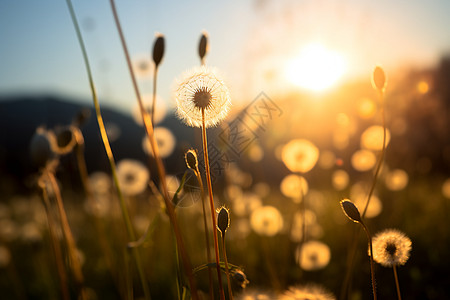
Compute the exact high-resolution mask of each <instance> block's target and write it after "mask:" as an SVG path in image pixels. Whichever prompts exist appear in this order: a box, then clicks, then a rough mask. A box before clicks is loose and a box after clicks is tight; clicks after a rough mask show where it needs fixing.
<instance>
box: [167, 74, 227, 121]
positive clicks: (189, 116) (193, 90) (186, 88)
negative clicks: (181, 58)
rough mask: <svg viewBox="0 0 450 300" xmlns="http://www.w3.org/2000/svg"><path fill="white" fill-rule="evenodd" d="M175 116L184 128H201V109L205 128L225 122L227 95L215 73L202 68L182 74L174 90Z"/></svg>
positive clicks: (224, 87) (224, 86)
mask: <svg viewBox="0 0 450 300" xmlns="http://www.w3.org/2000/svg"><path fill="white" fill-rule="evenodd" d="M175 100H176V103H177V115H178V117H179V118H180V119H181V120H182V121H184V122H185V123H186V124H187V125H188V126H192V127H201V126H202V110H204V112H205V127H212V126H215V125H217V124H218V123H219V122H220V121H222V120H223V119H225V117H226V116H227V114H228V111H229V109H230V105H231V100H230V93H229V91H228V88H227V87H226V85H225V83H224V82H223V81H222V80H221V79H220V78H219V77H218V75H217V74H216V71H215V70H213V69H210V68H208V67H205V66H202V67H197V68H194V69H193V70H192V71H190V72H187V73H185V74H184V75H183V77H182V79H181V80H179V82H178V83H177V88H176V91H175Z"/></svg>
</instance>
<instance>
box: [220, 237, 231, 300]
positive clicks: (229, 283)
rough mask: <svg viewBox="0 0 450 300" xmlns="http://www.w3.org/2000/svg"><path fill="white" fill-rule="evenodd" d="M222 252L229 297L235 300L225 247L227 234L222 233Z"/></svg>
mask: <svg viewBox="0 0 450 300" xmlns="http://www.w3.org/2000/svg"><path fill="white" fill-rule="evenodd" d="M222 250H223V259H224V260H225V271H226V273H227V284H228V297H229V298H230V299H231V300H233V291H232V290H231V280H230V269H229V268H228V258H227V249H226V247H225V232H222Z"/></svg>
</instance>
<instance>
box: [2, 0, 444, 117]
mask: <svg viewBox="0 0 450 300" xmlns="http://www.w3.org/2000/svg"><path fill="white" fill-rule="evenodd" d="M73 5H74V8H75V10H76V13H77V15H78V18H79V21H80V23H81V24H82V25H83V35H84V39H85V43H86V45H87V50H88V54H89V58H90V60H91V64H92V67H93V72H94V79H95V82H96V85H97V89H98V93H99V96H100V98H101V99H102V100H101V101H102V102H101V104H104V105H108V106H113V107H117V108H120V109H123V110H125V111H129V110H130V107H131V106H132V105H134V103H135V102H136V101H135V99H134V93H133V90H132V88H131V84H130V79H129V75H128V72H127V69H126V65H125V60H124V56H123V52H122V49H121V46H120V44H119V39H118V36H117V32H116V29H115V26H114V23H113V18H112V13H111V8H110V6H109V1H107V0H101V1H97V0H96V1H92V0H90V1H89V0H79V1H74V3H73ZM116 5H117V9H118V13H119V17H120V20H121V23H122V26H123V30H124V33H125V36H126V40H127V43H128V48H129V51H130V53H131V55H132V56H133V57H142V56H145V55H150V51H151V47H152V44H153V40H154V35H155V33H157V32H161V33H163V34H164V35H165V37H166V49H167V51H166V53H165V57H164V61H163V64H162V66H161V68H160V77H159V85H158V91H159V92H160V94H161V96H162V98H163V99H164V100H165V101H166V102H167V103H168V105H171V104H172V99H171V89H172V85H173V81H174V79H175V78H176V77H177V76H179V75H180V74H181V73H182V72H183V71H185V70H186V69H189V68H191V67H193V66H195V65H198V64H199V60H198V57H197V43H198V40H199V37H200V33H201V31H202V30H207V31H208V32H209V34H210V42H211V52H210V53H209V55H208V57H207V62H208V64H209V65H212V66H215V67H217V68H219V69H220V70H221V71H222V73H223V74H224V77H225V79H226V81H227V82H228V83H229V85H230V89H231V93H232V95H233V97H234V98H235V99H238V101H245V99H248V100H251V98H252V95H257V94H258V92H259V91H261V90H264V91H266V92H267V91H269V92H272V93H275V92H278V91H279V90H280V89H281V90H282V89H285V87H284V86H283V84H280V82H281V81H282V80H279V82H278V84H277V87H275V85H276V84H273V86H272V85H271V84H269V83H268V82H267V78H266V77H267V76H269V75H270V76H272V75H273V74H278V73H280V74H281V73H282V68H283V64H285V63H288V62H289V57H295V53H296V52H298V51H299V49H301V47H302V46H303V45H305V44H308V43H310V42H320V43H322V44H324V45H326V46H327V47H328V48H330V49H335V50H336V51H339V52H340V53H342V54H343V55H344V56H346V57H347V60H348V61H349V71H348V74H347V77H349V78H351V77H356V76H360V75H362V74H366V73H367V72H370V71H371V69H372V66H374V65H375V64H382V65H383V66H385V67H386V68H387V69H388V70H392V71H394V70H398V69H401V68H402V67H405V66H416V67H426V66H430V65H433V64H435V63H436V62H437V61H438V59H439V57H440V56H441V55H442V54H444V53H448V51H449V49H450V32H449V31H450V18H448V13H449V12H450V1H446V0H430V1H421V0H410V1H406V0H405V1H404V0H401V1H388V0H379V1H369V0H361V1H357V0H342V1H339V0H334V1H331V0H304V1H293V0H292V1H238V0H231V1H199V0H196V1H149V0H147V1H143V0H133V1H124V0H117V1H116ZM89 24H90V25H89ZM0 39H1V42H0V95H4V94H17V93H27V94H42V93H46V94H57V95H68V96H71V97H74V98H77V99H81V100H82V101H85V102H86V103H88V104H89V103H90V91H89V86H88V82H87V77H86V72H85V67H84V65H83V60H82V56H81V51H80V49H79V46H78V43H77V40H76V36H75V32H74V29H73V27H72V23H71V20H70V15H69V13H68V10H67V7H66V2H65V1H64V0H60V1H55V0H40V1H19V0H15V1H12V0H11V1H10V0H3V1H1V2H0ZM267 74H269V75H267ZM271 74H272V75H271ZM275 77H276V75H275ZM280 78H281V77H280ZM140 86H141V91H142V92H143V93H147V92H150V91H151V81H150V80H140ZM130 103H131V104H130Z"/></svg>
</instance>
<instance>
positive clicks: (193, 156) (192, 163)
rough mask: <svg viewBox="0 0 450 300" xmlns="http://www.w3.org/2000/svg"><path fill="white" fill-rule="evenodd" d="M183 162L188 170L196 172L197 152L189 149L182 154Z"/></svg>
mask: <svg viewBox="0 0 450 300" xmlns="http://www.w3.org/2000/svg"><path fill="white" fill-rule="evenodd" d="M184 160H185V161H186V165H187V167H188V168H189V169H191V170H192V171H194V172H198V159H197V151H195V150H194V149H189V150H188V151H186V153H185V154H184Z"/></svg>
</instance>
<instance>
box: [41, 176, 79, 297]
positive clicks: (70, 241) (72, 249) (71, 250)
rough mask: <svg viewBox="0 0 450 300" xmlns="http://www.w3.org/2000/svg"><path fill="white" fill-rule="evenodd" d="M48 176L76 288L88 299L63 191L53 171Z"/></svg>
mask: <svg viewBox="0 0 450 300" xmlns="http://www.w3.org/2000/svg"><path fill="white" fill-rule="evenodd" d="M46 175H47V177H48V179H49V181H50V183H51V185H52V189H53V192H54V194H55V199H56V205H57V207H58V212H59V216H60V221H61V228H62V230H63V233H64V239H65V241H66V245H67V252H68V254H69V259H70V266H71V269H72V272H73V275H74V279H75V283H76V287H77V290H78V293H79V295H80V299H86V294H85V290H84V284H83V281H84V279H83V273H82V272H81V264H80V260H79V258H78V255H77V247H76V244H75V239H74V238H73V234H72V230H71V229H70V226H69V221H68V219H67V214H66V211H65V209H64V204H63V201H62V197H61V191H60V189H59V186H58V183H57V182H56V179H55V176H54V175H53V173H52V172H51V171H48V170H47V171H46Z"/></svg>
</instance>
